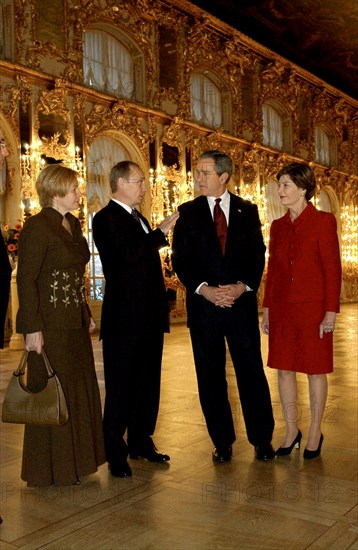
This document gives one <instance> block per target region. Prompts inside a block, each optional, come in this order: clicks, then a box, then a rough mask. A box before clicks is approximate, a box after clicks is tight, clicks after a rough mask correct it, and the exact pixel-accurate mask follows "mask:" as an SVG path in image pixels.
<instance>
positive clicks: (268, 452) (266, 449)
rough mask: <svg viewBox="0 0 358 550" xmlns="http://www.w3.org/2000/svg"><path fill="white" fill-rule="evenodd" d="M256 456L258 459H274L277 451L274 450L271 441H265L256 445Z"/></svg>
mask: <svg viewBox="0 0 358 550" xmlns="http://www.w3.org/2000/svg"><path fill="white" fill-rule="evenodd" d="M255 458H257V460H272V459H274V458H275V451H274V450H273V448H272V445H271V443H265V444H264V445H256V447H255Z"/></svg>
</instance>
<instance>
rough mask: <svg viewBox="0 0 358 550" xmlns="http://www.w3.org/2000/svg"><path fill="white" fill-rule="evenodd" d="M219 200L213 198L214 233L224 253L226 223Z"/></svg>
mask: <svg viewBox="0 0 358 550" xmlns="http://www.w3.org/2000/svg"><path fill="white" fill-rule="evenodd" d="M220 201H221V199H215V207H214V223H215V227H216V234H217V236H218V239H219V242H220V246H221V250H222V253H223V254H225V245H226V236H227V223H226V216H225V214H224V212H223V210H222V208H221V206H220Z"/></svg>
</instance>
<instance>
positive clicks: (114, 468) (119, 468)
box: [108, 460, 132, 477]
mask: <svg viewBox="0 0 358 550" xmlns="http://www.w3.org/2000/svg"><path fill="white" fill-rule="evenodd" d="M108 468H109V469H110V471H111V474H112V476H114V477H131V475H132V470H131V467H130V466H129V464H128V462H127V461H126V460H121V461H120V462H112V464H108Z"/></svg>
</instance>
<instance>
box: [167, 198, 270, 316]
mask: <svg viewBox="0 0 358 550" xmlns="http://www.w3.org/2000/svg"><path fill="white" fill-rule="evenodd" d="M179 212H180V217H179V219H178V221H177V222H176V225H175V228H174V235H173V246H172V248H173V253H172V261H173V267H174V270H175V271H176V273H177V274H178V277H179V279H180V280H181V281H182V283H183V284H184V285H185V286H186V288H187V310H188V325H189V326H193V324H195V323H196V322H199V323H200V322H201V321H202V320H203V319H205V318H206V317H207V316H210V315H211V314H213V313H215V312H217V310H218V308H217V307H216V306H214V304H212V303H211V302H209V301H207V300H205V298H203V297H202V296H200V295H198V294H195V290H196V288H197V287H198V286H199V285H200V283H202V282H204V281H205V282H207V283H208V284H209V285H212V286H217V285H219V284H230V283H237V282H238V281H243V282H244V283H245V284H247V285H249V287H250V288H252V289H253V290H254V291H255V292H247V293H245V294H244V295H243V296H241V297H240V299H239V300H237V301H236V302H235V304H234V306H233V308H231V310H232V311H231V313H235V311H237V310H238V309H239V308H240V307H243V306H246V307H248V308H249V309H250V307H251V306H253V305H254V306H255V309H256V306H257V304H256V291H257V289H258V287H259V285H260V280H261V276H262V272H263V269H264V266H265V250H266V247H265V244H264V242H263V238H262V233H261V223H260V220H259V216H258V211H257V207H256V205H254V204H252V203H250V202H248V201H245V200H243V199H242V198H240V197H238V196H236V195H233V194H232V193H230V214H229V225H228V233H227V241H226V252H225V256H223V255H222V253H221V249H220V244H219V240H218V238H217V235H216V230H215V225H214V221H213V218H212V215H211V212H210V208H209V205H208V201H207V198H206V197H204V196H200V197H198V198H196V199H195V200H193V201H190V202H187V203H185V204H182V205H181V206H180V207H179ZM250 304H251V305H250Z"/></svg>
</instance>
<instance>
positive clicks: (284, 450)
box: [276, 430, 302, 456]
mask: <svg viewBox="0 0 358 550" xmlns="http://www.w3.org/2000/svg"><path fill="white" fill-rule="evenodd" d="M301 439H302V433H301V430H298V432H297V435H296V437H295V439H294V440H293V441H292V443H291V445H289V446H288V447H279V448H278V449H277V451H276V456H287V455H290V454H291V451H292V449H293V447H296V449H299V448H300V445H301Z"/></svg>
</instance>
